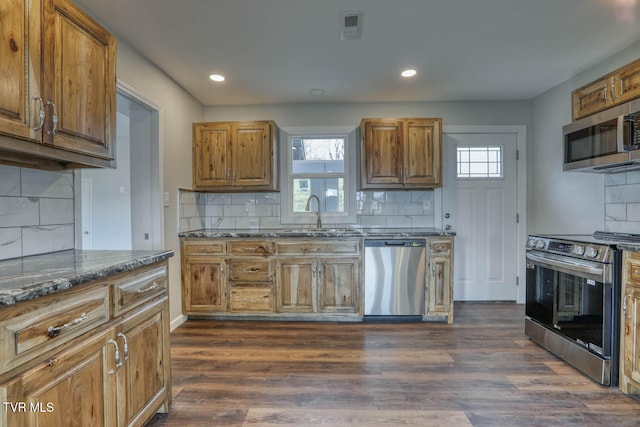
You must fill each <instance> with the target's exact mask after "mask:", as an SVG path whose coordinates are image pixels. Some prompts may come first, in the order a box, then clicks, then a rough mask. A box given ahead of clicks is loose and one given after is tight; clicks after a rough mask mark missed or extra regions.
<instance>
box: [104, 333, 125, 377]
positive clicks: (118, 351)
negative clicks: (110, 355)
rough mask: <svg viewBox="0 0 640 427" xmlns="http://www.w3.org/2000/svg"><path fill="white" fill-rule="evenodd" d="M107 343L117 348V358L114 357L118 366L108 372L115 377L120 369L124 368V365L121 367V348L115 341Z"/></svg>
mask: <svg viewBox="0 0 640 427" xmlns="http://www.w3.org/2000/svg"><path fill="white" fill-rule="evenodd" d="M107 343H109V344H113V346H114V347H115V357H114V359H115V361H116V366H115V368H113V369H111V370H109V372H107V373H108V374H109V375H113V374H115V373H116V372H118V369H119V368H120V366H122V365H120V347H119V346H118V343H117V342H115V341H114V340H109V341H107Z"/></svg>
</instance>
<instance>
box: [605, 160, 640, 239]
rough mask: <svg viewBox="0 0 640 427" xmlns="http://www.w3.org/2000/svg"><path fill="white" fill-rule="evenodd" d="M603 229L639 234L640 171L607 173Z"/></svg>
mask: <svg viewBox="0 0 640 427" xmlns="http://www.w3.org/2000/svg"><path fill="white" fill-rule="evenodd" d="M604 194H605V229H606V230H607V231H614V232H620V233H635V234H640V171H630V172H624V173H617V174H611V175H607V177H606V182H605V193H604Z"/></svg>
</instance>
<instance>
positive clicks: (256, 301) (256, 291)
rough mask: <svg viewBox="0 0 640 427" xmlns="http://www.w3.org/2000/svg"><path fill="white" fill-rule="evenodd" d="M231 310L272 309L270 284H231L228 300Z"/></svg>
mask: <svg viewBox="0 0 640 427" xmlns="http://www.w3.org/2000/svg"><path fill="white" fill-rule="evenodd" d="M229 310H230V311H231V312H242V311H273V288H272V287H271V286H232V287H231V298H230V301H229Z"/></svg>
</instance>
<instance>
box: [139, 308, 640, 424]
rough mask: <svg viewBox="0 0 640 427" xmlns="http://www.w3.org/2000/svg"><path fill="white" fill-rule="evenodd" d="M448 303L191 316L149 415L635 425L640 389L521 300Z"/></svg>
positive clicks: (190, 419)
mask: <svg viewBox="0 0 640 427" xmlns="http://www.w3.org/2000/svg"><path fill="white" fill-rule="evenodd" d="M455 310H456V311H455V317H454V323H453V324H451V325H448V324H433V323H406V324H372V323H368V324H361V323H358V324H349V323H313V322H306V323H302V322H295V323H288V322H287V323H285V322H243V321H236V322H228V321H209V320H189V321H187V322H186V323H184V324H183V325H182V326H180V327H179V328H178V329H176V331H174V333H173V334H172V337H171V345H172V350H171V354H172V357H173V360H172V375H173V403H172V405H171V410H170V413H169V414H167V415H156V416H155V417H154V418H153V420H152V421H151V422H150V423H149V425H150V426H180V427H186V426H213V425H235V426H242V425H279V426H283V425H290V426H307V425H311V426H314V425H321V426H343V425H353V426H400V425H414V426H439V427H440V426H518V427H520V426H545V427H546V426H580V427H582V426H598V427H603V426H604V427H606V426H638V425H640V399H638V398H634V397H629V396H626V395H624V394H622V393H621V392H620V391H619V390H618V389H617V388H607V387H602V386H600V385H599V384H597V383H595V382H594V381H592V380H591V379H589V378H587V377H586V376H584V375H582V374H581V373H580V372H578V371H576V370H575V369H573V368H572V367H571V366H569V365H567V364H566V363H565V362H563V361H562V360H560V359H558V358H556V357H555V356H553V355H552V354H550V353H548V352H547V351H546V350H544V349H542V348H540V347H538V346H537V345H536V344H534V343H533V342H531V341H529V339H528V338H527V337H526V336H525V335H524V333H523V330H524V307H523V306H522V305H516V304H509V303H498V304H482V303H479V304H472V303H464V304H456V306H455Z"/></svg>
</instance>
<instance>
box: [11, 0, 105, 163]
mask: <svg viewBox="0 0 640 427" xmlns="http://www.w3.org/2000/svg"><path fill="white" fill-rule="evenodd" d="M0 24H1V25H0V64H2V69H1V70H0V76H1V77H2V78H0V162H2V163H5V164H13V165H17V166H27V167H35V168H42V169H63V168H73V167H83V166H98V167H115V161H114V156H115V145H114V144H115V108H116V103H115V98H116V77H115V69H116V68H115V61H116V40H115V38H114V37H113V36H112V35H111V34H109V33H108V32H107V31H105V30H104V29H103V28H102V27H100V26H99V25H98V24H97V23H96V22H95V21H94V20H93V19H91V18H90V17H89V16H88V15H86V14H85V13H84V12H82V11H81V10H80V9H79V8H78V7H77V6H76V5H74V4H73V3H72V2H70V1H69V0H7V1H3V2H2V4H1V5H0Z"/></svg>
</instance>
